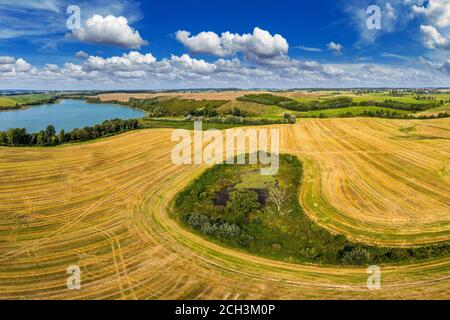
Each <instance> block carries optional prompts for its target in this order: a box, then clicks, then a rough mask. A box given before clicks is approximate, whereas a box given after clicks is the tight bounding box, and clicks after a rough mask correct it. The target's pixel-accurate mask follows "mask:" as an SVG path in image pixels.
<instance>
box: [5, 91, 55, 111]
mask: <svg viewBox="0 0 450 320" xmlns="http://www.w3.org/2000/svg"><path fill="white" fill-rule="evenodd" d="M51 98H52V96H51V95H49V94H27V95H20V96H5V97H0V109H10V108H16V107H21V106H26V105H29V104H37V103H40V102H46V101H47V100H49V99H51Z"/></svg>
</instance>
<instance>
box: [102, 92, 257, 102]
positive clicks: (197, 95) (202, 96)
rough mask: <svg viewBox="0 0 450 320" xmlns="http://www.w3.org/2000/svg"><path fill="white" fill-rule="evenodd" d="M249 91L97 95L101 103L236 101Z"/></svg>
mask: <svg viewBox="0 0 450 320" xmlns="http://www.w3.org/2000/svg"><path fill="white" fill-rule="evenodd" d="M247 93H252V92H250V91H248V92H247V91H220V92H158V93H104V94H100V95H98V97H99V98H100V99H101V100H102V101H108V100H118V101H123V102H127V101H128V100H129V99H130V98H136V99H148V98H155V97H176V98H181V99H193V100H236V98H239V97H241V96H243V95H244V94H247Z"/></svg>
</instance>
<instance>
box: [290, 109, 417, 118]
mask: <svg viewBox="0 0 450 320" xmlns="http://www.w3.org/2000/svg"><path fill="white" fill-rule="evenodd" d="M377 110H383V111H385V112H386V111H390V112H397V113H399V114H410V113H411V112H410V111H405V110H396V109H389V108H380V107H347V108H338V109H325V110H312V111H307V112H296V113H295V115H298V116H300V117H320V116H321V115H323V117H324V118H336V117H339V116H340V115H342V114H348V113H351V114H352V115H353V116H357V115H360V114H362V113H363V112H364V111H366V112H370V111H371V112H376V111H377Z"/></svg>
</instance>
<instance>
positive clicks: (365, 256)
mask: <svg viewBox="0 0 450 320" xmlns="http://www.w3.org/2000/svg"><path fill="white" fill-rule="evenodd" d="M369 261H370V253H369V252H368V251H367V250H366V249H364V248H360V247H356V248H353V249H352V250H351V251H347V252H345V253H344V256H343V257H342V263H343V264H349V265H363V264H365V263H368V262H369Z"/></svg>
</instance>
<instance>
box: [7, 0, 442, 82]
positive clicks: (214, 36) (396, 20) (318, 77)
mask: <svg viewBox="0 0 450 320" xmlns="http://www.w3.org/2000/svg"><path fill="white" fill-rule="evenodd" d="M69 5H77V6H78V7H79V9H80V16H79V17H80V20H79V25H77V26H76V27H75V28H70V29H69V28H68V26H67V23H66V22H67V19H68V18H70V17H71V15H70V14H68V13H67V8H68V6H69ZM370 5H377V6H378V8H379V9H380V14H381V15H380V17H381V22H380V27H381V28H380V29H376V30H371V29H369V28H368V27H367V19H368V18H369V16H370V14H368V13H367V12H366V10H367V8H368V7H369V6H370ZM71 21H74V20H71ZM76 21H77V22H78V19H76ZM449 50H450V0H428V1H424V0H391V1H386V0H371V1H366V0H346V1H343V0H316V1H298V0H297V1H291V0H279V1H267V0H262V1H258V2H254V1H242V0H241V1H236V0H229V1H214V0H213V1H199V0H195V1H142V2H141V1H137V0H126V1H117V0H99V1H87V0H83V1H66V0H41V1H29V0H14V1H13V0H0V89H11V88H21V89H25V88H30V89H168V88H195V87H242V88H252V87H273V88H291V87H296V88H298V87H360V86H393V87H399V86H415V87H420V86H450V82H449V80H450V60H449V59H450V56H449Z"/></svg>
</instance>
